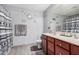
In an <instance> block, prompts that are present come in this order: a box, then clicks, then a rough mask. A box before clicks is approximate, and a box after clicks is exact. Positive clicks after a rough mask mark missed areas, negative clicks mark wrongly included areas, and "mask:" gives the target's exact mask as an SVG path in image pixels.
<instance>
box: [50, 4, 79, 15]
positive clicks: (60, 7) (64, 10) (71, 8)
mask: <svg viewBox="0 0 79 59" xmlns="http://www.w3.org/2000/svg"><path fill="white" fill-rule="evenodd" d="M51 12H52V13H54V14H57V15H73V14H77V13H79V4H56V5H54V6H53V7H52V11H51Z"/></svg>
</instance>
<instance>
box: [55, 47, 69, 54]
mask: <svg viewBox="0 0 79 59" xmlns="http://www.w3.org/2000/svg"><path fill="white" fill-rule="evenodd" d="M55 54H56V55H69V52H68V51H67V50H65V49H63V48H61V47H59V46H56V48H55Z"/></svg>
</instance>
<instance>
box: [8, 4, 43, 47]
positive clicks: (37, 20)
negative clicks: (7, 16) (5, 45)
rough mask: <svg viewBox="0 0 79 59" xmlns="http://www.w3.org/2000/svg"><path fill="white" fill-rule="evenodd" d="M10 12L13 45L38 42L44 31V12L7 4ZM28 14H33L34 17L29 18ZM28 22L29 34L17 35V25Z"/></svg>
mask: <svg viewBox="0 0 79 59" xmlns="http://www.w3.org/2000/svg"><path fill="white" fill-rule="evenodd" d="M7 8H8V10H9V12H10V13H11V17H12V23H13V45H14V46H17V45H26V44H30V43H36V41H37V40H38V39H40V36H41V34H42V33H43V16H42V12H35V11H32V10H29V9H23V8H18V7H14V6H10V5H7ZM27 14H31V15H32V19H28V17H27ZM16 24H26V25H27V35H26V36H15V35H14V32H15V29H14V28H15V27H14V26H15V25H16Z"/></svg>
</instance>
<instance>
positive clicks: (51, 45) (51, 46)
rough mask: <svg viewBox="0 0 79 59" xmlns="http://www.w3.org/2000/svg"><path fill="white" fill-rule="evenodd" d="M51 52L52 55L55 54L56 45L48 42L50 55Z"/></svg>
mask: <svg viewBox="0 0 79 59" xmlns="http://www.w3.org/2000/svg"><path fill="white" fill-rule="evenodd" d="M50 51H51V54H54V44H53V43H51V42H50V41H48V54H50Z"/></svg>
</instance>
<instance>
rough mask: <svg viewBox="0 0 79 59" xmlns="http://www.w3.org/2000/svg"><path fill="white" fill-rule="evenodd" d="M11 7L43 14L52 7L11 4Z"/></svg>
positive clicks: (47, 5) (46, 5)
mask: <svg viewBox="0 0 79 59" xmlns="http://www.w3.org/2000/svg"><path fill="white" fill-rule="evenodd" d="M11 6H14V7H19V8H24V9H29V10H33V11H37V12H43V11H45V10H46V9H47V8H48V7H49V6H50V4H11Z"/></svg>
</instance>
